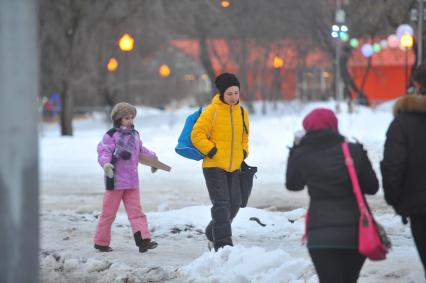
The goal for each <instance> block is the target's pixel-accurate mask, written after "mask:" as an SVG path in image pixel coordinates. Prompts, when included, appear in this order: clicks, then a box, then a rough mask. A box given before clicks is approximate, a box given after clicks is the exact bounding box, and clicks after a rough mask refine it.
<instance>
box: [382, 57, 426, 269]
mask: <svg viewBox="0 0 426 283" xmlns="http://www.w3.org/2000/svg"><path fill="white" fill-rule="evenodd" d="M413 80H414V84H415V87H416V93H415V94H414V95H405V96H403V97H401V98H399V99H398V100H397V101H396V103H395V105H394V108H393V114H394V119H393V121H392V122H391V124H390V126H389V129H388V131H387V134H386V141H385V148H384V154H383V160H382V162H381V164H380V165H381V166H380V167H381V171H382V178H383V190H384V195H385V200H386V202H387V203H388V204H390V205H391V206H392V207H393V208H394V209H395V211H396V213H397V214H399V215H401V216H402V220H403V223H404V224H407V223H408V219H409V220H410V226H411V232H412V235H413V238H414V242H415V243H416V246H417V250H418V252H419V255H420V259H421V261H422V263H423V268H424V271H425V275H426V64H425V63H423V64H421V65H420V66H419V67H418V68H417V69H416V70H415V71H414V73H413Z"/></svg>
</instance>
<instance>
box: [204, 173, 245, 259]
mask: <svg viewBox="0 0 426 283" xmlns="http://www.w3.org/2000/svg"><path fill="white" fill-rule="evenodd" d="M203 173H204V178H205V179H206V185H207V190H208V191H209V196H210V200H211V202H212V204H213V206H212V208H211V215H212V220H211V221H210V223H209V224H208V225H207V227H206V236H207V239H209V240H210V241H212V242H213V243H214V248H215V250H216V251H217V250H218V249H219V248H221V247H224V246H227V245H228V246H232V245H233V243H232V230H231V222H232V220H233V219H234V217H235V216H236V215H237V212H238V210H239V208H240V205H241V191H240V176H239V170H236V171H234V172H226V171H225V170H223V169H220V168H203Z"/></svg>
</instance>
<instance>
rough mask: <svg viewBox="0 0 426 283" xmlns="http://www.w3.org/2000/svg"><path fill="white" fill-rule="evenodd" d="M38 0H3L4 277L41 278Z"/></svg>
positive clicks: (0, 209) (0, 154) (0, 255)
mask: <svg viewBox="0 0 426 283" xmlns="http://www.w3.org/2000/svg"><path fill="white" fill-rule="evenodd" d="M37 7H38V1H36V0H0V282H6V283H12V282H13V283H20V282H26V283H27V282H39V260H38V254H39V231H38V228H39V224H38V217H39V211H38V209H39V204H38V202H39V199H38V191H39V180H38V174H39V173H38V171H39V169H38V131H37V121H38V116H37V115H38V114H37V97H38V91H39V63H38V60H39V59H38V58H39V51H38V35H37V33H38V15H37Z"/></svg>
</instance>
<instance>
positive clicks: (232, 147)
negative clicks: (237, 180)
mask: <svg viewBox="0 0 426 283" xmlns="http://www.w3.org/2000/svg"><path fill="white" fill-rule="evenodd" d="M230 113H231V160H230V161H229V171H231V168H232V158H233V155H234V119H233V115H232V105H230Z"/></svg>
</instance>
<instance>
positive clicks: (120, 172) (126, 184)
mask: <svg viewBox="0 0 426 283" xmlns="http://www.w3.org/2000/svg"><path fill="white" fill-rule="evenodd" d="M119 138H120V133H119V132H118V131H117V129H115V128H113V129H111V130H109V131H108V132H107V133H106V134H105V135H104V136H103V138H102V141H101V142H99V144H98V148H97V150H98V162H99V164H100V165H101V166H102V167H103V166H104V165H105V163H111V160H112V157H113V153H114V150H115V147H116V144H117V141H118V140H119ZM129 138H130V135H125V136H124V142H125V143H127V142H128V140H129ZM140 154H144V155H147V156H149V157H156V154H155V152H153V151H151V150H149V149H147V148H146V147H144V146H143V144H142V141H141V139H140V136H139V132H137V131H136V135H135V143H134V146H133V148H132V155H131V157H130V159H129V160H124V159H121V158H119V159H118V160H117V161H116V162H115V164H114V170H115V173H114V181H115V184H114V188H115V189H116V190H124V189H139V177H138V165H139V155H140Z"/></svg>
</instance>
